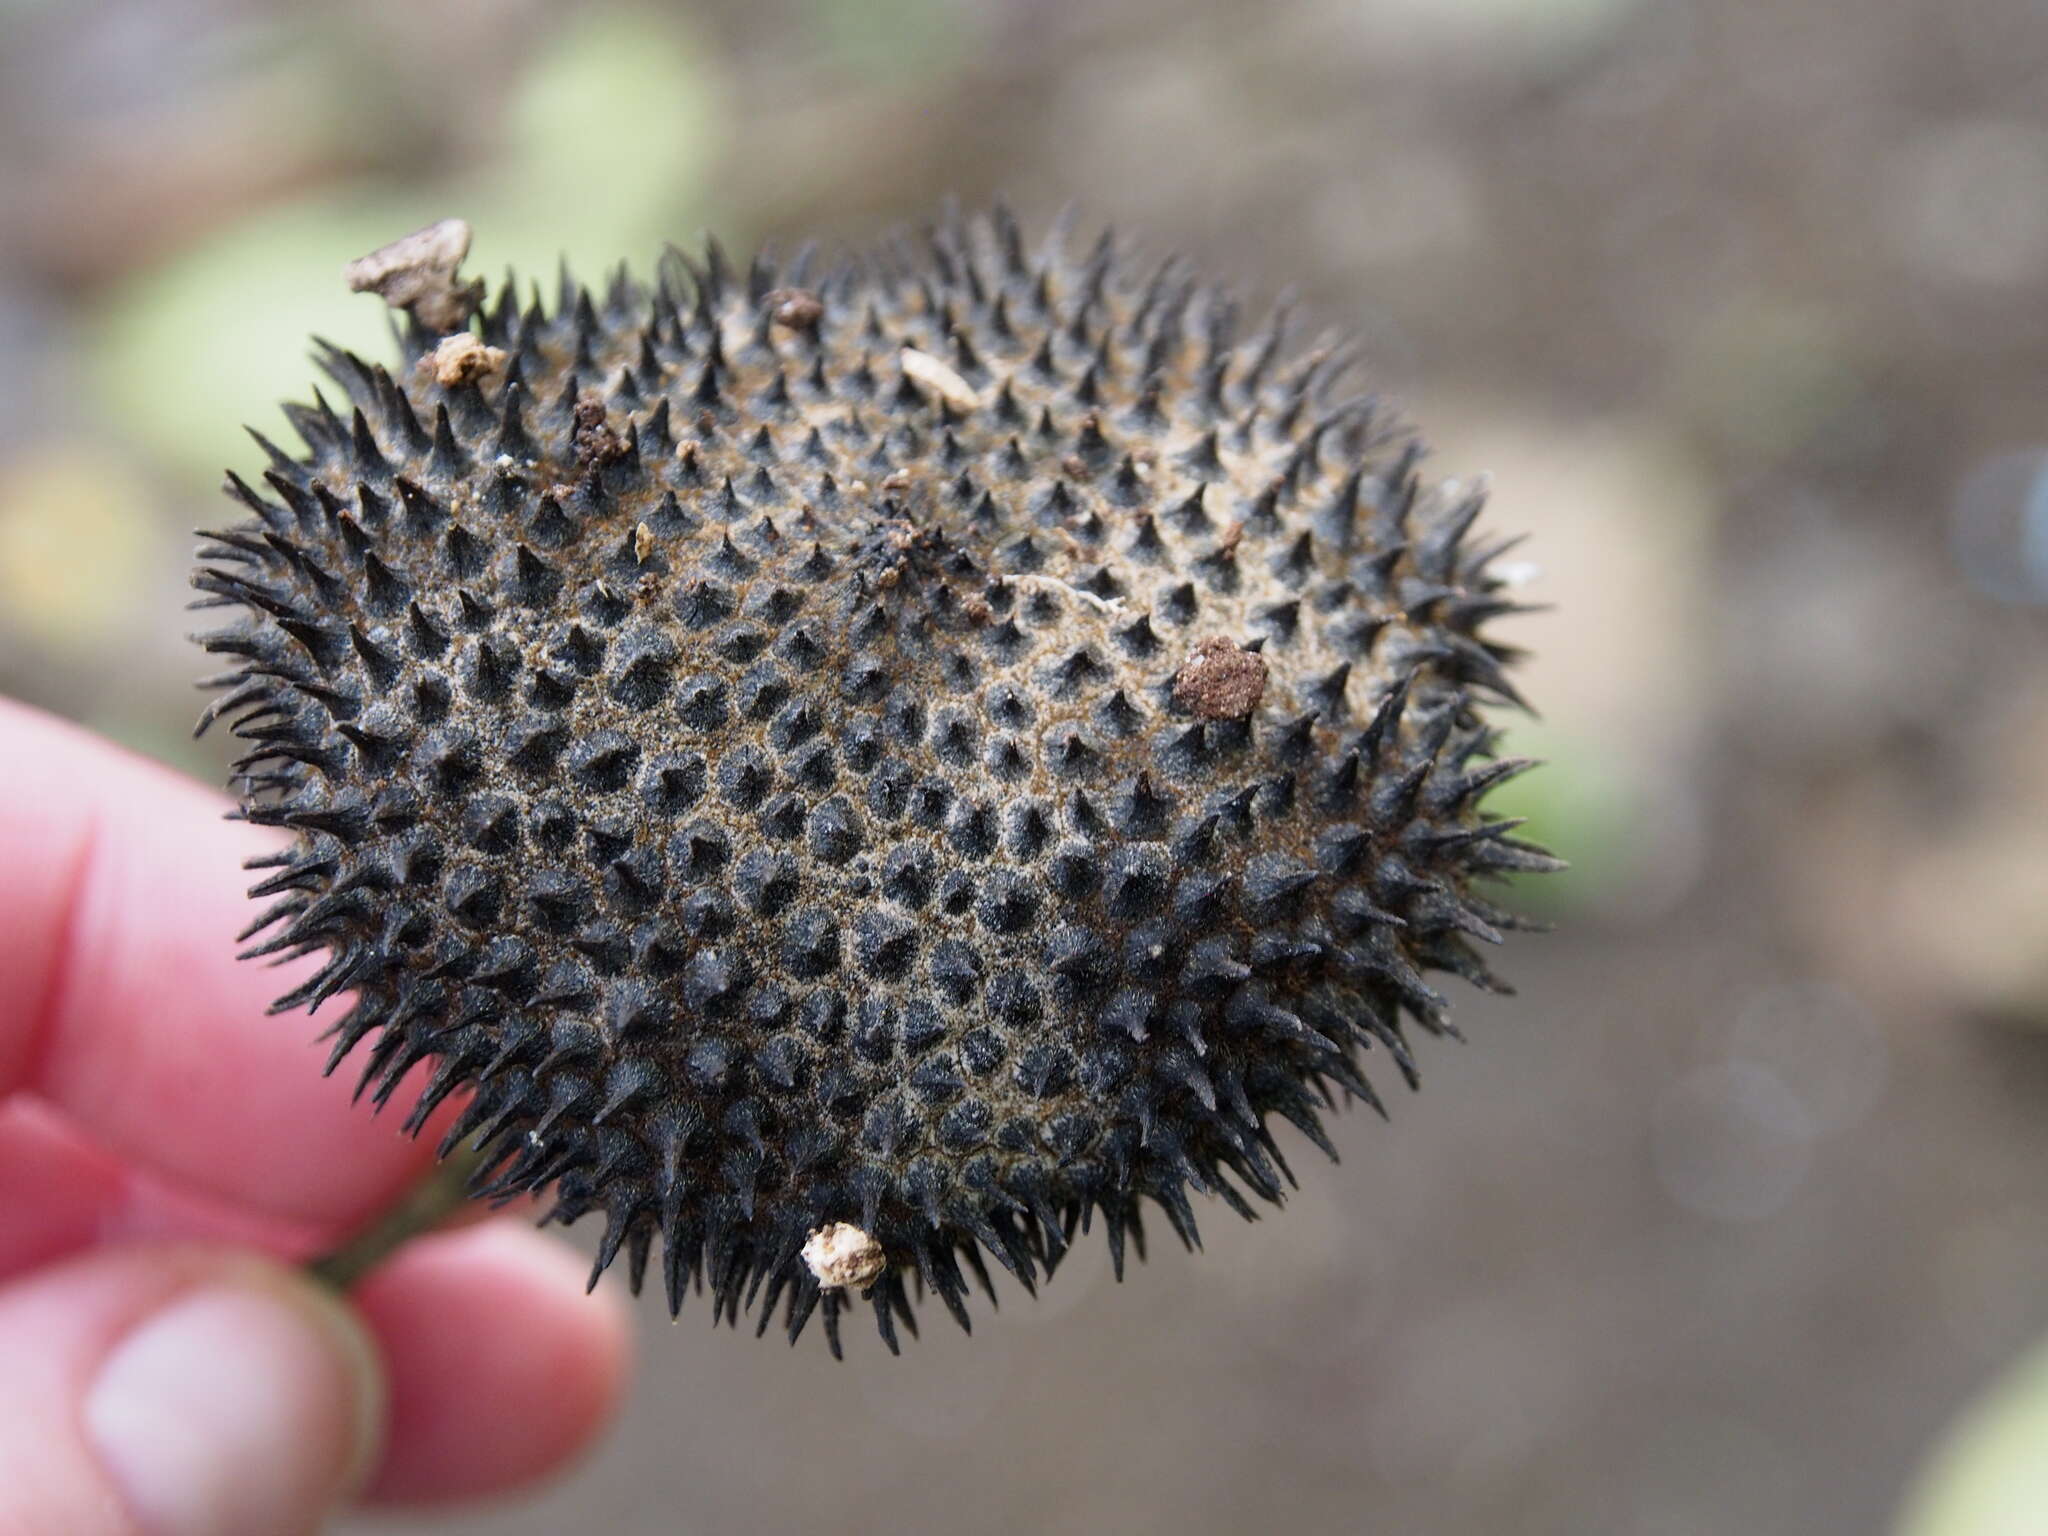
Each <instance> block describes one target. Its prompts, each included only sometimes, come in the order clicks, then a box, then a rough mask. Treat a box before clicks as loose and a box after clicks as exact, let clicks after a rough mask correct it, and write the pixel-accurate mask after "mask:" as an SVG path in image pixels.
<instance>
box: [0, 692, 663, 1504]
mask: <svg viewBox="0 0 2048 1536" xmlns="http://www.w3.org/2000/svg"><path fill="white" fill-rule="evenodd" d="M225 809H226V803H225V802H224V801H223V800H222V799H221V798H220V797H219V796H217V795H215V794H213V793H212V792H210V791H207V790H204V789H202V788H200V787H199V786H197V785H195V784H192V783H190V782H189V781H187V780H185V779H182V778H180V777H178V776H177V775H175V774H172V773H170V772H168V771H166V770H164V769H162V768H160V767H157V766H155V765H153V764H150V763H147V762H145V761H143V760H141V759H138V758H135V757H132V756H130V755H128V754H127V753H125V752H123V751H121V750H119V749H117V748H115V747H112V746H110V745H108V744H107V743H105V742H102V741H100V740H97V739H96V738H94V737H92V736H90V735H89V734H87V733H86V732H84V731H82V730H79V729H78V728H76V727H74V726H70V725H67V724H64V723H62V722H60V721H57V720H55V719H52V718H51V717H49V716H47V715H43V714H40V713H38V712H36V711H33V710H30V709H27V708H25V707H23V706H21V705H18V704H15V703H12V702H10V701H8V700H5V699H0V1362H4V1366H0V1536H17V1533H29V1532H50V1531H64V1532H68V1533H73V1536H150V1533H155V1532H159V1531H166V1532H178V1533H181V1536H182V1533H185V1532H191V1533H194V1536H240V1533H241V1532H244V1531H249V1532H259V1531H260V1532H263V1533H266V1536H289V1533H291V1532H295V1531H317V1530H319V1529H320V1528H321V1524H322V1521H323V1519H324V1518H325V1515H326V1514H327V1513H328V1512H329V1511H330V1510H331V1509H333V1508H335V1507H338V1506H340V1505H342V1504H345V1503H347V1502H349V1501H350V1500H353V1499H355V1498H358V1497H360V1498H364V1499H367V1500H371V1501H390V1502H401V1503H417V1502H433V1501H450V1500H462V1499H470V1498H479V1497H484V1496H490V1495H498V1494H502V1493H503V1492H505V1491H506V1490H509V1489H514V1488H518V1487H522V1486H525V1485H528V1484H531V1483H534V1482H536V1481H538V1480H540V1479H542V1478H545V1477H547V1476H548V1475H549V1474H551V1473H553V1472H555V1471H557V1470H559V1469H561V1468H562V1467H564V1466H565V1465H567V1464H568V1463H569V1462H570V1461H572V1460H573V1459H574V1458H575V1456H576V1455H577V1454H578V1453H579V1452H580V1451H581V1450H582V1449H583V1448H584V1447H585V1446H587V1445H588V1444H589V1442H590V1441H591V1440H592V1439H593V1438H594V1436H595V1435H596V1434H597V1432H598V1430H599V1429H600V1428H601V1427H602V1426H603V1425H604V1424H605V1423H606V1422H607V1421H608V1420H609V1418H610V1417H611V1415H612V1414H613V1412H614V1410H615V1409H616V1407H617V1404H618V1402H619V1399H620V1396H621V1393H622V1391H623V1387H624V1381H625V1376H626V1368H627V1355H628V1351H627V1323H626V1320H625V1317H624V1314H623V1311H622V1307H621V1303H620V1302H619V1299H618V1297H617V1296H616V1294H614V1292H613V1291H612V1290H610V1289H609V1288H604V1287H601V1288H600V1289H599V1292H598V1294H597V1295H595V1296H586V1295H585V1294H584V1270H585V1265H584V1264H583V1261H582V1260H580V1259H579V1258H578V1257H577V1256H576V1255H574V1254H573V1253H571V1252H570V1251H568V1250H567V1249H566V1248H564V1247H563V1246H562V1245H560V1244H559V1243H556V1242H554V1241H552V1240H550V1239H547V1238H544V1237H543V1236H541V1235H540V1234H538V1233H535V1232H533V1231H532V1230H531V1229H530V1226H529V1224H528V1223H527V1222H526V1221H525V1220H523V1219H521V1218H519V1217H517V1216H513V1217H497V1218H492V1219H489V1220H485V1221H481V1222H475V1223H472V1224H469V1225H466V1226H463V1227H461V1228H459V1229H457V1230H453V1231H445V1232H439V1233H435V1234H432V1235H430V1236H427V1237H425V1238H422V1239H420V1240H418V1241H415V1242H414V1243H412V1244H410V1245H409V1246H407V1247H406V1248H404V1249H402V1250H401V1251H400V1252H399V1253H398V1254H397V1255H396V1256H395V1257H394V1258H392V1259H391V1260H389V1261H388V1262H386V1263H385V1264H384V1265H383V1266H382V1267H381V1268H379V1269H377V1270H376V1271H374V1272H373V1273H372V1274H371V1275H370V1276H369V1277H368V1278H367V1279H366V1280H365V1281H364V1282H363V1283H362V1284H361V1285H359V1286H358V1287H357V1288H356V1289H355V1290H354V1291H353V1292H352V1293H351V1295H350V1296H348V1297H347V1298H346V1300H345V1302H339V1301H335V1300H333V1299H331V1298H325V1297H323V1295H322V1293H321V1292H320V1290H319V1289H318V1288H317V1287H314V1286H312V1285H310V1284H309V1283H308V1282H307V1281H305V1280H304V1279H303V1278H302V1276H300V1274H299V1273H298V1271H297V1269H296V1265H297V1264H299V1263H302V1262H303V1261H304V1260H305V1259H306V1258H307V1257H309V1256H310V1255H313V1254H316V1253H319V1252H322V1251H324V1250H326V1249H328V1248H330V1247H332V1246H333V1245H334V1244H336V1243H337V1242H339V1241H340V1240H341V1239H343V1238H344V1237H346V1236H347V1235H348V1234H349V1233H351V1232H352V1231H355V1230H357V1229H358V1228H360V1227H361V1226H362V1225H363V1224H364V1223H365V1222H366V1221H368V1220H369V1219H370V1218H371V1217H372V1216H374V1215H375V1213H376V1212H378V1211H379V1210H380V1209H381V1208H383V1207H384V1206H386V1205H387V1204H389V1203H390V1202H391V1201H393V1200H394V1199H396V1198H397V1197H398V1196H399V1194H400V1193H401V1192H402V1191H403V1190H404V1189H406V1188H407V1187H408V1186H409V1185H410V1184H411V1183H412V1182H413V1181H414V1180H416V1179H418V1178H419V1177H420V1176H421V1175H422V1173H423V1172H424V1171H425V1170H426V1168H427V1166H428V1164H429V1162H430V1160H431V1156H432V1148H433V1146H434V1144H435V1143H436V1142H437V1141H438V1139H439V1129H437V1127H445V1124H446V1121H447V1119H448V1113H449V1111H448V1110H447V1109H444V1111H443V1113H442V1114H440V1115H439V1116H437V1117H436V1120H435V1122H434V1123H432V1124H430V1125H429V1127H428V1129H427V1131H426V1132H425V1133H424V1134H423V1135H422V1137H421V1138H420V1140H419V1141H417V1142H415V1141H413V1140H410V1139H408V1138H406V1137H405V1136H403V1135H402V1134H401V1132H400V1130H399V1126H398V1122H399V1121H400V1120H401V1119H402V1118H403V1111H402V1109H399V1110H396V1111H395V1112H393V1113H389V1114H386V1115H384V1116H381V1117H377V1116H373V1115H371V1113H370V1112H369V1110H368V1107H367V1106H366V1105H355V1106H352V1105H351V1104H350V1103H349V1095H350V1090H351V1088H352V1087H353V1082H354V1078H353V1074H352V1073H350V1072H349V1071H348V1069H347V1068H346V1067H344V1068H343V1069H342V1070H341V1071H340V1072H338V1073H337V1074H336V1075H335V1076H334V1077H332V1078H325V1077H322V1076H321V1073H320V1067H321V1065H322V1063H323V1062H324V1060H325V1055H324V1049H323V1048H320V1047H316V1046H315V1045H314V1044H313V1043H312V1039H313V1036H314V1035H315V1034H316V1033H317V1032H318V1030H319V1028H320V1025H321V1023H322V1022H324V1021H325V1020H326V1018H327V1009H332V1010H335V1011H336V1016H338V1012H339V1010H340V1009H341V1008H343V1007H345V1006H346V999H336V1000H334V1001H333V1002H331V1003H329V1004H328V1005H327V1008H326V1009H323V1010H322V1017H321V1019H317V1020H313V1021H308V1020H307V1019H305V1018H304V1017H303V1016H297V1015H293V1016H284V1017H266V1016H265V1012H264V1010H265V1007H266V1005H267V1003H268V1001H269V999H271V998H272V997H274V996H276V995H278V994H279V993H281V992H283V991H284V990H286V989H287V988H288V987H289V986H290V985H292V984H293V980H294V978H296V977H298V976H301V975H303V974H305V971H304V966H305V964H306V962H301V963H300V965H299V966H297V967H286V968H284V969H266V968H265V967H263V966H262V965H260V964H253V963H248V964H242V963H237V962H236V961H235V959H234V958H233V957H234V952H235V948H236V946H235V943H234V935H235V934H236V933H237V932H238V931H239V930H240V929H241V928H242V927H243V926H244V925H245V924H246V923H247V921H248V920H249V918H250V916H251V915H252V910H253V909H252V907H251V905H250V903H249V902H248V900H247V899H246V897H245V896H244V894H243V891H244V887H245V886H246V885H247V884H248V882H249V880H250V879H251V878H252V877H250V876H249V875H247V874H246V873H245V872H244V871H243V870H242V868H241V862H242V860H243V859H244V858H245V857H247V856H249V855H251V854H254V853H258V852H261V851H264V850H265V849H267V848H269V847H271V846H274V843H273V841H272V837H271V835H269V834H266V833H264V832H261V831H259V830H257V829H255V828H251V827H248V826H246V825H243V824H240V823H234V822H228V821H224V820H223V819H222V812H223V811H224V810H225ZM404 1098H405V1094H404V1093H403V1091H401V1094H400V1102H401V1103H402V1102H403V1100H404ZM251 1296H253V1297H254V1298H255V1300H254V1302H253V1303H251V1304H250V1305H248V1306H244V1305H242V1303H243V1302H244V1301H246V1300H247V1299H248V1298H249V1297H251ZM181 1308H182V1309H181ZM242 1318H246V1319H247V1320H248V1321H247V1322H246V1324H243V1323H237V1322H236V1321H235V1320H236V1319H242ZM159 1322H161V1323H162V1326H161V1327H157V1326H156V1325H157V1324H158V1323H159ZM152 1328H154V1329H155V1331H150V1330H152ZM179 1329H183V1330H184V1331H183V1332H179V1331H178V1330H179ZM209 1330H210V1331H209ZM195 1340H199V1341H203V1343H204V1347H203V1348H201V1347H200V1344H198V1343H194V1342H193V1341H195ZM180 1349H183V1351H184V1352H183V1353H179V1350H180ZM187 1358H194V1359H198V1360H200V1361H202V1362H203V1365H202V1366H201V1367H200V1368H198V1369H195V1370H192V1371H184V1370H182V1369H173V1368H172V1367H171V1365H168V1364H166V1362H177V1361H182V1360H185V1359H187ZM152 1383H156V1384H164V1385H163V1392H162V1393H160V1394H159V1396H162V1395H163V1394H168V1397H167V1399H166V1400H165V1401H163V1402H159V1401H158V1399H157V1397H152V1395H151V1384H152Z"/></svg>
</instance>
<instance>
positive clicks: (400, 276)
mask: <svg viewBox="0 0 2048 1536" xmlns="http://www.w3.org/2000/svg"><path fill="white" fill-rule="evenodd" d="M468 254H469V223H468V221H467V220H465V219H443V220H441V221H440V222H439V223H438V224H429V225H428V226H427V227H426V228H425V229H416V230H414V231H413V232H412V233H411V234H409V235H405V236H402V237H400V238H399V239H397V240H394V241H392V242H391V243H390V244H389V245H386V246H380V247H379V248H378V249H376V250H374V251H372V252H370V254H369V255H367V256H359V257H357V258H356V259H355V260H354V261H352V262H350V263H349V264H348V265H347V266H345V267H343V268H342V269H341V275H342V277H343V278H344V279H346V280H347V282H348V285H349V288H350V289H351V290H352V291H354V292H356V293H374V294H376V295H377V296H378V297H379V298H381V299H382V300H383V301H384V302H385V303H386V304H389V305H390V306H391V307H392V308H393V309H404V310H410V311H411V312H412V315H413V318H414V319H416V320H418V321H419V323H420V324H421V325H423V326H425V327H426V328H427V329H428V330H431V331H458V330H460V329H462V327H463V326H464V325H465V324H467V323H468V321H469V317H470V315H471V313H472V312H473V311H474V310H475V309H476V308H477V306H478V305H479V304H481V303H482V302H483V297H484V283H483V279H482V278H477V279H475V280H473V281H471V282H468V283H463V282H458V281H457V280H456V276H455V273H456V269H457V268H459V267H460V266H461V265H462V258H463V257H465V256H467V255H468Z"/></svg>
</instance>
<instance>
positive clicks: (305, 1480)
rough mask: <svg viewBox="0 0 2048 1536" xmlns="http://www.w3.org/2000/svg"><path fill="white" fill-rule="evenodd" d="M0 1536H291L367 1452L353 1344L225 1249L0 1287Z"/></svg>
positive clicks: (355, 1335) (301, 1292)
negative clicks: (44, 1534) (22, 1535)
mask: <svg viewBox="0 0 2048 1536" xmlns="http://www.w3.org/2000/svg"><path fill="white" fill-rule="evenodd" d="M0 1361H4V1362H5V1363H6V1364H5V1369H4V1370H0V1532H8V1533H11V1532H32V1531H65V1532H71V1533H76V1536H244V1533H247V1536H298V1533H311V1532H315V1531H318V1530H319V1529H320V1527H321V1523H322V1521H323V1519H324V1518H325V1517H326V1515H327V1514H328V1513H329V1512H330V1511H331V1510H332V1509H334V1508H335V1506H336V1505H337V1504H339V1503H340V1502H341V1501H343V1500H345V1499H346V1498H347V1497H348V1496H349V1495H350V1494H351V1493H352V1492H353V1491H354V1490H355V1487H356V1485H357V1484H358V1483H359V1482H360V1480H361V1479H362V1477H363V1476H364V1475H365V1473H366V1472H367V1471H368V1470H369V1468H370V1466H371V1464H372V1462H373V1461H374V1458H375V1456H376V1453H377V1449H378V1445H379V1439H380V1434H381V1424H382V1419H383V1413H384V1386H383V1381H382V1377H381V1374H380V1372H379V1369H378V1366H377V1362H376V1356H375V1354H374V1353H373V1351H372V1348H371V1345H370V1343H369V1340H368V1337H367V1335H365V1333H364V1332H363V1331H362V1329H361V1327H360V1326H359V1325H358V1324H357V1323H356V1322H355V1321H354V1320H353V1318H352V1317H351V1315H350V1314H349V1313H348V1311H347V1310H346V1309H345V1308H344V1307H343V1306H342V1305H341V1303H340V1302H339V1301H337V1300H335V1299H334V1298H333V1297H332V1296H330V1295H329V1294H327V1293H326V1292H324V1291H321V1290H319V1289H318V1288H316V1287H315V1286H314V1285H313V1284H312V1283H310V1282H309V1281H307V1280H305V1279H304V1278H303V1277H301V1276H299V1275H297V1274H295V1273H293V1272H292V1271H290V1270H287V1269H284V1268H282V1267H280V1266H278V1265H276V1264H273V1263H271V1262H269V1261H267V1260H264V1259H260V1258H257V1257H255V1256H253V1255H251V1254H248V1253H245V1252H240V1251H236V1250H226V1249H214V1248H203V1247H197V1246H188V1245H162V1246H148V1247H134V1248H122V1249H109V1250H103V1251H101V1252H99V1253H95V1254H92V1255H90V1256H88V1257H85V1258H82V1259H79V1260H76V1261H73V1262H71V1263H66V1264H61V1265H56V1266H53V1267H51V1268H49V1269H46V1270H42V1271H39V1272H37V1273H36V1274H34V1275H31V1276H28V1277H27V1278H25V1279H22V1280H18V1281H15V1282H12V1283H10V1284H8V1285H5V1286H0Z"/></svg>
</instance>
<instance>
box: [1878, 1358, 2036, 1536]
mask: <svg viewBox="0 0 2048 1536" xmlns="http://www.w3.org/2000/svg"><path fill="white" fill-rule="evenodd" d="M2044 1514H2048V1342H2044V1343H2043V1344H2042V1345H2041V1346H2040V1347H2039V1348H2037V1349H2035V1350H2034V1352H2033V1353H2032V1354H2030V1355H2028V1356H2027V1357H2026V1358H2024V1359H2023V1360H2021V1361H2020V1362H2019V1363H2018V1364H2017V1365H2015V1366H2014V1367H2013V1369H2012V1370H2011V1371H2010V1372H2008V1373H2007V1374H2006V1376H2005V1377H2004V1378H2003V1379H2001V1380H2000V1381H1999V1382H1998V1384H1997V1385H1996V1386H1995V1387H1994V1388H1993V1389H1992V1390H1991V1391H1990V1392H1988V1393H1987V1394H1985V1397H1984V1399H1983V1401H1981V1402H1979V1403H1977V1404H1976V1405H1975V1406H1973V1407H1972V1408H1971V1409H1970V1411H1969V1412H1968V1413H1967V1414H1965V1415H1964V1416H1963V1418H1962V1419H1961V1420H1960V1421H1959V1422H1958V1423H1957V1425H1956V1427H1955V1429H1954V1431H1953V1432H1952V1433H1951V1434H1950V1435H1949V1437H1948V1439H1947V1442H1946V1443H1945V1444H1944V1445H1943V1446H1942V1448H1941V1453H1940V1455H1939V1456H1937V1457H1936V1458H1935V1460H1934V1462H1933V1464H1932V1465H1931V1466H1930V1467H1929V1468H1928V1471H1927V1474H1926V1476H1925V1477H1924V1478H1923V1479H1922V1481H1921V1483H1920V1486H1919V1487H1918V1488H1917V1489H1916V1490H1915V1492H1914V1495H1913V1499H1912V1501H1911V1503H1910V1504H1909V1505H1908V1508H1907V1514H1906V1517H1905V1519H1904V1521H1903V1522H1902V1523H1901V1525H1900V1527H1899V1533H1900V1536H2036V1533H2037V1532H2039V1531H2040V1529H2041V1524H2042V1518H2043V1516H2044Z"/></svg>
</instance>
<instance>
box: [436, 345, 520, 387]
mask: <svg viewBox="0 0 2048 1536" xmlns="http://www.w3.org/2000/svg"><path fill="white" fill-rule="evenodd" d="M419 366H420V369H421V371H422V372H425V373H428V374H431V375H432V376H433V379H434V382H435V383H436V384H439V385H441V386H443V387H444V388H447V389H453V388H454V387H455V386H456V385H458V384H475V383H478V382H480V381H481V380H484V379H488V378H489V377H490V376H491V375H492V374H494V373H496V372H497V371H498V370H499V369H500V368H502V367H504V366H505V353H504V349H503V348H501V347H490V346H486V345H484V343H483V342H481V341H479V340H477V339H476V337H475V336H473V335H471V334H470V333H469V332H468V331H457V332H456V333H455V334H454V335H452V336H443V337H442V338H441V342H440V345H439V346H437V347H435V348H434V350H433V351H431V352H429V353H427V354H426V356H424V357H422V358H421V359H420V363H419Z"/></svg>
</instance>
